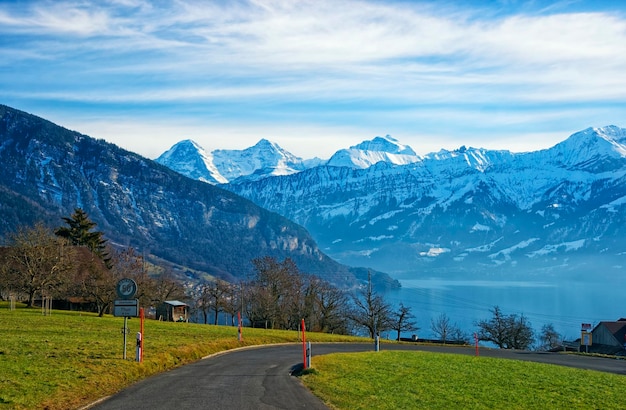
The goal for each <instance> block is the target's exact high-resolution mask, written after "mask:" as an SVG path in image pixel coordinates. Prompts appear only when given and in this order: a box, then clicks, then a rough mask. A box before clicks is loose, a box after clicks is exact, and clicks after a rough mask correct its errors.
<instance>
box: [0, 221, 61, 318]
mask: <svg viewBox="0 0 626 410" xmlns="http://www.w3.org/2000/svg"><path fill="white" fill-rule="evenodd" d="M8 245H9V247H8V249H7V250H6V252H5V253H4V261H3V262H2V263H4V264H5V265H6V267H5V277H7V278H8V279H9V280H10V283H11V285H12V286H13V287H14V289H16V290H18V291H20V292H23V293H24V294H26V295H27V306H29V307H30V306H33V302H34V299H35V296H36V295H41V294H46V296H52V295H55V294H56V295H58V292H59V291H60V290H61V288H62V287H63V286H64V285H65V284H67V283H68V282H69V278H68V276H69V273H70V271H71V267H72V265H71V260H72V254H73V249H72V248H71V247H70V246H67V243H66V241H65V240H63V239H60V238H57V237H56V236H54V235H53V234H52V232H51V231H50V230H48V229H47V228H45V227H44V225H43V224H41V223H38V224H36V225H35V226H34V227H32V228H20V229H18V231H17V232H16V233H14V234H12V235H10V236H9V241H8Z"/></svg>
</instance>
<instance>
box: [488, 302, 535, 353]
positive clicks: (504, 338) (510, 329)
mask: <svg viewBox="0 0 626 410" xmlns="http://www.w3.org/2000/svg"><path fill="white" fill-rule="evenodd" d="M491 312H492V314H493V315H492V317H491V319H489V320H481V321H480V322H478V328H479V333H478V338H479V339H480V340H484V341H488V342H492V343H494V344H495V345H496V346H498V347H499V348H500V349H520V350H525V349H528V348H530V347H531V346H532V344H533V343H534V332H533V330H532V327H531V325H530V323H529V322H528V320H527V319H526V318H525V317H524V316H523V315H522V316H517V315H514V314H512V315H505V314H503V313H502V311H501V310H500V308H499V307H498V306H495V307H494V308H493V310H491Z"/></svg>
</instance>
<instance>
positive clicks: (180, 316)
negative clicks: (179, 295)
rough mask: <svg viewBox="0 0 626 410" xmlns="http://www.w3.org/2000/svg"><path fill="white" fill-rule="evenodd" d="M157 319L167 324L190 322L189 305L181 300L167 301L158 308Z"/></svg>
mask: <svg viewBox="0 0 626 410" xmlns="http://www.w3.org/2000/svg"><path fill="white" fill-rule="evenodd" d="M156 318H157V319H158V320H163V321H165V322H188V321H189V305H188V304H186V303H184V302H181V301H179V300H166V301H165V302H163V303H162V304H161V306H159V307H158V308H157V310H156Z"/></svg>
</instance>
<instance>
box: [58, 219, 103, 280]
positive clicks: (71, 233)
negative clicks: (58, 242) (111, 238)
mask: <svg viewBox="0 0 626 410" xmlns="http://www.w3.org/2000/svg"><path fill="white" fill-rule="evenodd" d="M62 219H63V221H65V223H66V224H67V225H68V226H62V227H60V228H57V229H56V230H55V231H54V233H55V235H57V236H59V237H61V238H65V239H67V240H68V241H69V242H70V243H71V244H72V245H74V246H86V247H87V248H89V250H91V251H92V252H93V253H94V254H95V255H97V256H98V257H100V258H101V259H102V260H103V261H104V263H105V264H106V266H107V267H108V268H111V258H110V257H109V255H108V253H107V251H106V242H107V241H106V239H104V238H103V233H102V232H100V231H92V229H93V228H95V227H96V225H97V224H96V223H95V222H93V221H92V220H91V219H89V216H87V213H86V212H85V211H83V210H82V209H80V208H76V209H74V213H73V214H72V215H71V216H70V217H69V218H68V217H65V218H62Z"/></svg>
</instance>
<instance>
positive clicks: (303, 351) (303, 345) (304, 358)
mask: <svg viewBox="0 0 626 410" xmlns="http://www.w3.org/2000/svg"><path fill="white" fill-rule="evenodd" d="M302 364H303V365H304V368H305V369H306V368H307V367H306V328H305V327H304V319H302Z"/></svg>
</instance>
